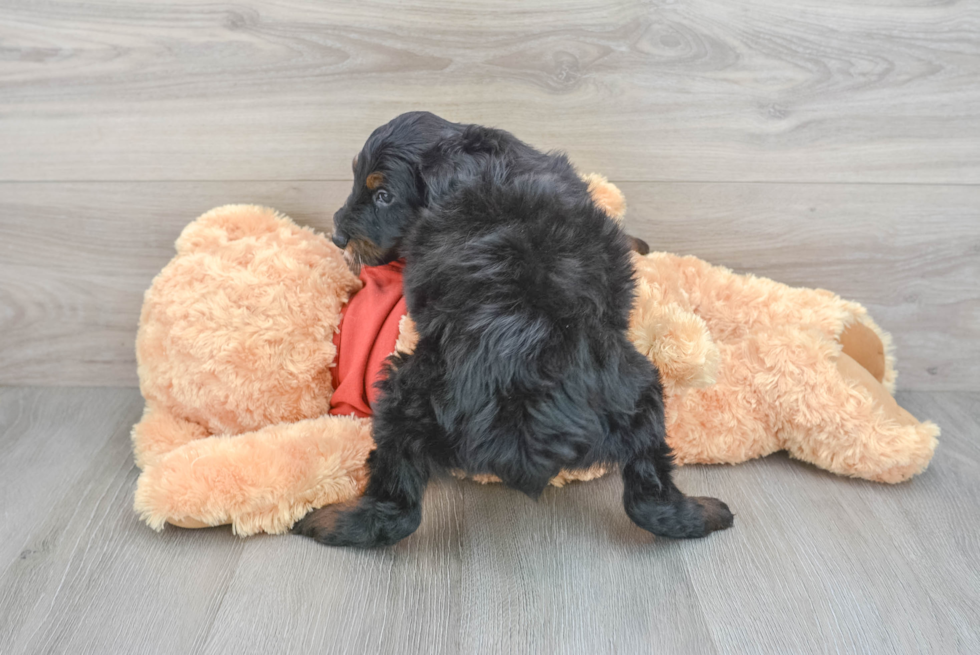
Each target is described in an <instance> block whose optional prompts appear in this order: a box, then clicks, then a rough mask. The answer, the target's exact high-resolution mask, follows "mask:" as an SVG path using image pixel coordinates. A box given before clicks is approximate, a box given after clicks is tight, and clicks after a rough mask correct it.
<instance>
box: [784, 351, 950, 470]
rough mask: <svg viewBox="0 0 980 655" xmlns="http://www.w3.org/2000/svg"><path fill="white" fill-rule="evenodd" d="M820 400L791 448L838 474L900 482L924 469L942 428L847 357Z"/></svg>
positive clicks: (834, 365) (792, 436)
mask: <svg viewBox="0 0 980 655" xmlns="http://www.w3.org/2000/svg"><path fill="white" fill-rule="evenodd" d="M822 375H823V376H824V377H825V378H826V382H825V383H824V384H823V385H822V386H823V389H822V390H821V392H820V395H821V396H822V398H820V399H816V400H813V401H810V403H809V404H811V405H812V404H813V402H816V403H818V404H819V406H816V405H814V406H812V407H806V406H805V404H804V403H803V401H801V405H803V406H802V407H801V413H804V414H806V415H807V418H799V417H798V418H797V420H796V421H794V426H793V429H792V430H787V436H788V437H789V438H788V439H787V449H788V450H789V452H790V454H791V455H793V456H794V457H797V458H799V459H803V460H806V461H808V462H812V463H813V464H816V465H817V466H820V467H821V468H825V469H827V470H829V471H833V472H834V473H839V474H841V475H849V476H853V477H858V478H864V479H866V480H873V481H875V482H892V483H894V482H902V481H904V480H907V479H909V478H910V477H912V476H913V475H916V474H917V473H921V472H922V471H923V470H925V468H926V466H927V465H928V464H929V460H930V459H932V454H933V451H934V450H935V448H936V445H937V438H938V436H939V428H938V426H936V425H935V424H934V423H931V422H928V421H926V422H919V421H918V420H917V419H916V418H915V417H914V416H912V414H910V413H909V412H908V411H906V410H905V409H904V408H902V407H900V406H899V405H898V403H896V402H895V399H894V398H893V397H892V396H891V394H890V393H889V392H888V390H887V389H886V388H885V387H884V385H883V384H882V383H881V382H880V381H879V380H877V379H876V378H875V377H874V376H873V375H872V374H871V373H870V372H869V371H868V370H867V369H866V368H865V367H863V366H862V365H861V364H859V363H858V362H857V361H855V360H854V359H853V358H852V357H850V356H849V355H847V354H846V353H842V354H841V355H840V356H839V357H838V358H837V360H836V361H835V362H828V365H827V366H826V370H824V371H822Z"/></svg>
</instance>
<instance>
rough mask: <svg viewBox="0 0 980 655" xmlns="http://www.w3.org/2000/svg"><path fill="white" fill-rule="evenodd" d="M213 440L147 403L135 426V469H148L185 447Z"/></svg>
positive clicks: (194, 425)
mask: <svg viewBox="0 0 980 655" xmlns="http://www.w3.org/2000/svg"><path fill="white" fill-rule="evenodd" d="M208 436H210V434H209V433H208V431H207V429H206V428H205V427H204V426H202V425H199V424H197V423H192V422H191V421H186V420H184V419H181V418H177V417H176V416H174V415H172V414H170V413H169V412H167V411H166V410H164V409H161V408H160V407H158V406H157V405H155V404H153V403H147V405H146V407H145V408H144V409H143V416H142V418H140V421H139V423H137V424H136V425H134V426H133V430H132V432H131V433H130V437H131V438H132V441H133V458H134V459H135V460H136V466H138V467H140V469H145V468H147V467H148V466H152V465H154V464H156V463H157V462H159V461H160V459H161V458H162V457H164V456H165V455H167V453H170V452H171V451H173V450H176V449H177V448H180V447H181V446H183V445H184V444H186V443H189V442H191V441H195V440H197V439H204V438H206V437H208Z"/></svg>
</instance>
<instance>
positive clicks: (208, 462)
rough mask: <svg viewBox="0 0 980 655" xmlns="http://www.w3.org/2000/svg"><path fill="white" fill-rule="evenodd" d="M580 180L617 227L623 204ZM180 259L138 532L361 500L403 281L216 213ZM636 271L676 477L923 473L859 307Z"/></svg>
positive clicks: (879, 335)
mask: <svg viewBox="0 0 980 655" xmlns="http://www.w3.org/2000/svg"><path fill="white" fill-rule="evenodd" d="M586 180H587V181H588V183H589V188H590V191H591V192H592V195H593V198H594V200H595V201H596V203H597V204H598V205H599V206H600V207H602V208H603V209H604V210H605V211H606V212H607V213H608V214H609V215H610V216H612V217H613V218H614V219H616V220H619V221H621V220H622V219H623V216H624V214H625V199H624V198H623V196H622V194H621V193H620V192H619V190H618V189H617V188H616V187H615V186H614V185H612V184H611V183H609V182H608V181H607V180H605V178H603V177H601V176H598V175H592V176H586ZM176 250H177V254H176V256H175V257H174V258H173V260H172V261H171V262H170V263H169V264H168V265H167V266H166V267H165V268H164V269H163V270H162V271H161V273H160V274H159V275H157V276H156V278H155V279H154V281H153V283H152V285H151V287H150V288H149V289H148V290H147V292H146V294H145V297H144V303H143V308H142V311H141V315H140V323H139V329H138V333H137V340H136V355H137V365H138V373H139V379H140V390H141V392H142V394H143V396H144V399H145V401H146V406H145V409H144V412H143V416H142V418H141V419H140V421H139V422H138V423H137V424H136V425H135V426H134V427H133V430H132V441H133V451H134V459H135V461H136V464H137V466H138V467H139V468H140V469H141V474H140V476H139V480H138V483H137V489H136V496H135V502H134V507H135V510H136V511H137V513H138V514H139V515H140V517H141V518H142V519H143V520H144V521H146V523H147V524H148V525H149V526H150V527H152V528H154V529H156V530H160V529H162V528H163V527H164V526H165V525H166V524H167V523H170V524H172V525H176V526H180V527H187V528H196V527H204V526H214V525H221V524H228V523H230V524H231V525H232V529H233V530H234V532H235V533H236V534H239V535H242V536H245V535H251V534H255V533H258V532H268V533H282V532H286V531H288V530H289V528H290V527H291V526H292V525H293V523H295V522H296V521H297V520H298V519H299V518H301V517H302V516H304V515H305V514H306V513H307V512H309V511H310V510H311V509H315V508H317V507H321V506H323V505H326V504H330V503H336V502H342V501H346V500H349V499H351V498H354V497H356V496H357V495H359V493H360V492H361V490H362V489H363V487H364V484H365V482H366V469H365V466H364V464H365V461H366V459H367V456H368V453H369V452H370V451H371V449H372V447H373V442H372V440H371V419H370V412H371V409H370V407H371V403H372V402H373V399H374V396H373V394H374V393H376V392H375V391H374V382H375V381H376V380H377V376H379V375H382V374H383V370H382V369H383V367H382V365H383V362H384V359H385V358H386V357H387V356H388V355H389V354H391V353H393V352H394V351H400V352H411V350H412V348H413V346H414V343H415V340H416V339H417V335H416V334H415V332H414V326H413V325H412V322H411V318H410V317H409V316H408V315H407V313H406V311H405V309H404V301H403V299H401V298H400V277H399V276H400V269H399V267H398V264H397V263H395V264H392V265H389V266H386V267H368V268H365V269H362V271H361V275H360V276H359V277H355V276H354V275H353V274H352V273H351V272H350V271H349V270H348V268H347V266H346V265H345V263H344V261H343V256H342V253H341V251H340V250H339V249H337V248H336V247H334V246H333V245H332V244H331V243H330V241H329V240H328V239H327V238H326V237H324V236H323V235H321V234H318V233H316V232H314V231H313V230H311V229H309V228H305V227H300V226H298V225H296V224H295V223H294V222H293V221H292V220H290V219H289V218H288V217H286V216H283V215H280V214H278V213H276V212H275V211H273V210H271V209H267V208H263V207H257V206H251V205H227V206H223V207H219V208H216V209H214V210H211V211H209V212H207V213H205V214H204V215H202V216H201V217H199V218H198V219H197V220H195V221H194V222H192V223H190V224H189V225H188V226H187V227H186V228H185V229H184V230H183V232H182V233H181V235H180V237H179V238H178V239H177V242H176ZM634 263H635V267H636V280H637V292H636V297H635V302H634V307H633V311H632V315H631V322H630V338H631V339H632V341H633V343H634V344H635V345H636V347H637V348H638V350H639V351H640V352H641V353H643V354H644V355H645V356H647V357H648V358H649V359H650V360H651V361H652V362H653V363H654V364H656V366H657V367H658V369H659V371H660V374H661V379H662V382H663V385H664V393H665V399H666V412H667V432H668V442H669V443H670V445H671V447H672V448H673V450H674V453H675V458H676V461H677V462H678V463H679V464H688V463H730V464H734V463H738V462H743V461H746V460H748V459H751V458H755V457H761V456H764V455H767V454H769V453H772V452H776V451H779V450H786V451H788V452H789V454H790V455H791V456H792V457H794V458H797V459H800V460H803V461H805V462H810V463H811V464H814V465H816V466H818V467H821V468H824V469H826V470H828V471H832V472H834V473H838V474H842V475H848V476H853V477H860V478H865V479H868V480H875V481H880V482H899V481H902V480H906V479H908V478H910V477H911V476H912V475H914V474H916V473H919V472H921V471H922V470H923V469H925V467H926V465H927V464H928V462H929V459H930V458H931V456H932V452H933V450H934V449H935V447H936V443H937V437H938V434H939V429H938V428H937V427H936V426H935V425H934V424H932V423H930V422H919V421H918V420H916V419H915V418H914V417H913V416H912V415H911V414H909V413H908V412H907V411H905V410H904V409H903V408H901V407H900V406H899V405H898V404H897V403H896V402H895V400H894V398H893V397H892V392H893V390H894V383H895V376H896V374H895V368H894V357H893V356H892V354H891V350H892V348H891V341H890V339H889V337H888V335H887V334H886V333H884V332H883V331H882V330H881V329H880V328H879V327H878V326H877V325H876V324H875V323H874V322H873V321H872V320H871V318H870V317H869V316H868V314H867V312H866V311H865V309H864V308H863V307H862V306H860V305H859V304H857V303H853V302H848V301H845V300H842V299H840V298H839V297H837V296H836V295H834V294H833V293H830V292H828V291H823V290H814V289H798V288H791V287H788V286H786V285H782V284H779V283H777V282H774V281H771V280H767V279H764V278H759V277H754V276H752V275H738V274H735V273H733V272H731V271H729V270H728V269H725V268H722V267H718V266H712V265H710V264H708V263H706V262H704V261H702V260H699V259H697V258H695V257H682V256H678V255H672V254H668V253H650V254H648V255H645V256H642V255H639V254H634ZM604 473H605V469H604V468H603V467H593V468H591V469H588V470H581V471H563V472H562V473H560V474H559V475H558V476H557V477H556V478H555V479H554V480H552V484H554V485H555V486H561V485H563V484H566V483H568V482H570V481H575V480H579V481H585V480H590V479H593V478H596V477H598V476H600V475H603V474H604ZM477 480H478V481H480V482H490V481H492V478H489V477H478V478H477Z"/></svg>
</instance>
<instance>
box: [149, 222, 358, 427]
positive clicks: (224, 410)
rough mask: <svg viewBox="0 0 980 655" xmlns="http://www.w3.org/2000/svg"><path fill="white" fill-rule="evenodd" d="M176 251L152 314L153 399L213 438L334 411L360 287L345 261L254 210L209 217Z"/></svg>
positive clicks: (157, 288)
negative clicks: (340, 359)
mask: <svg viewBox="0 0 980 655" xmlns="http://www.w3.org/2000/svg"><path fill="white" fill-rule="evenodd" d="M176 245H177V256H176V257H174V259H173V260H172V261H171V262H170V263H169V264H168V265H167V266H166V267H165V268H164V269H163V271H161V272H160V274H159V275H157V277H156V278H155V279H154V281H153V285H152V286H151V287H150V289H149V290H148V291H147V292H146V295H145V298H144V303H143V311H142V314H141V316H140V329H139V333H138V335H137V340H136V355H137V362H138V366H139V377H140V388H141V390H142V392H143V396H144V397H145V398H146V399H147V401H148V402H149V403H151V404H157V405H161V406H162V408H165V409H167V410H168V411H169V413H171V414H173V415H175V416H179V417H182V418H185V419H187V420H190V421H193V422H195V423H199V424H201V425H203V426H205V427H206V428H207V429H208V431H209V432H211V433H213V434H217V433H232V434H234V433H239V432H243V431H246V430H254V429H257V428H260V427H263V426H265V425H270V424H273V423H280V422H284V421H297V420H301V419H304V418H311V417H315V416H319V415H321V414H324V413H326V412H327V411H328V409H329V403H330V395H331V392H332V390H333V389H332V384H331V374H330V366H331V364H332V363H333V361H334V356H335V348H334V344H333V335H334V331H335V330H336V328H337V326H338V324H339V321H340V311H341V308H342V306H343V304H344V303H345V302H346V301H347V299H348V297H349V296H350V294H351V293H353V292H355V291H356V290H357V289H359V288H360V281H359V280H358V279H357V278H355V277H354V276H353V275H351V274H350V272H349V271H348V270H347V267H346V266H345V265H344V262H343V257H342V255H341V253H340V251H339V250H338V249H337V248H335V247H333V246H332V245H331V244H330V243H329V241H327V240H326V239H325V238H324V237H323V236H321V235H318V234H316V233H314V232H313V231H312V230H310V229H307V228H301V227H299V226H297V225H296V224H295V223H293V222H292V221H291V220H290V219H288V218H286V217H284V216H281V215H279V214H277V213H276V212H275V211H273V210H271V209H266V208H263V207H256V206H249V205H227V206H224V207H219V208H217V209H214V210H212V211H210V212H208V213H207V214H204V215H203V216H201V217H200V218H199V219H197V220H196V221H194V222H193V223H191V224H190V225H188V226H187V227H186V228H185V229H184V231H183V232H182V233H181V235H180V238H179V239H178V240H177V244H176Z"/></svg>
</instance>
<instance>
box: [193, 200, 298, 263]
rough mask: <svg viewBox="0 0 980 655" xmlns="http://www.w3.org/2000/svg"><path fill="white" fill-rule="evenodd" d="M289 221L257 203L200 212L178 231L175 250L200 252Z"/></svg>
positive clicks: (264, 231)
mask: <svg viewBox="0 0 980 655" xmlns="http://www.w3.org/2000/svg"><path fill="white" fill-rule="evenodd" d="M284 222H285V223H292V221H291V220H290V219H289V218H287V217H285V216H283V215H281V214H279V213H278V212H277V211H275V210H274V209H269V208H268V207H260V206H259V205H223V206H221V207H215V208H214V209H212V210H211V211H209V212H207V213H205V214H202V215H201V216H200V217H198V219H197V220H195V221H193V222H192V223H190V224H189V225H188V226H187V227H185V228H184V230H183V231H182V232H181V233H180V237H179V238H178V239H177V243H176V247H177V252H178V253H188V252H200V251H202V250H209V249H211V248H214V247H216V246H221V245H224V244H226V243H228V242H229V241H237V240H238V239H241V238H244V237H247V236H260V235H263V234H269V233H272V232H275V231H277V230H278V229H279V228H281V227H283V223H284Z"/></svg>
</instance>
